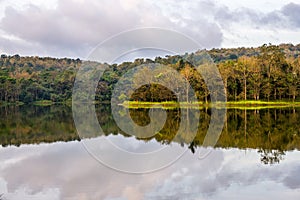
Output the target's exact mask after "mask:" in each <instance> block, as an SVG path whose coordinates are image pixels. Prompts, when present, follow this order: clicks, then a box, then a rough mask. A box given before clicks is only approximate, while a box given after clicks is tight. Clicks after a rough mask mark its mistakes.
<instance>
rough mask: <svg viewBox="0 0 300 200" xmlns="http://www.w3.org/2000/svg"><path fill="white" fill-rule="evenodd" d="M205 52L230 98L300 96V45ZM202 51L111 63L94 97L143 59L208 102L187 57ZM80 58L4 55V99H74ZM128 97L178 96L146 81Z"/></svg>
mask: <svg viewBox="0 0 300 200" xmlns="http://www.w3.org/2000/svg"><path fill="white" fill-rule="evenodd" d="M202 51H203V50H202ZM206 52H207V53H208V54H209V55H210V57H211V58H212V59H213V62H214V63H215V64H216V66H217V68H218V69H219V72H220V74H221V76H222V79H223V83H224V86H225V94H226V97H227V100H228V101H241V100H255V101H258V100H261V101H299V100H300V95H299V94H300V90H299V89H300V84H299V83H300V56H299V55H300V44H298V45H293V44H280V45H272V44H264V45H262V46H260V47H257V48H245V47H241V48H231V49H226V48H222V49H210V50H207V51H206ZM200 53H201V51H197V52H194V53H189V54H188V53H186V54H184V55H174V56H166V57H164V58H161V57H156V58H155V59H153V60H151V59H143V58H140V59H135V61H134V62H123V63H120V64H112V65H110V66H109V68H108V69H107V70H106V71H105V72H104V74H103V76H102V77H101V79H100V80H99V83H98V87H97V91H96V97H95V98H96V99H95V100H96V101H97V102H109V101H110V99H111V95H112V91H113V89H114V87H115V85H116V83H117V82H118V80H119V79H120V77H122V76H123V75H124V74H125V73H126V72H127V71H128V70H130V69H133V68H135V67H136V66H139V65H142V64H145V65H147V64H149V63H160V64H162V65H166V66H169V67H171V68H172V69H175V70H176V71H178V72H179V73H180V74H181V75H182V76H183V77H184V79H186V80H187V81H188V82H189V84H190V85H191V87H192V88H193V89H194V90H195V94H196V96H197V98H198V100H199V101H201V102H209V101H210V94H209V91H208V89H207V86H206V85H205V82H204V80H203V78H202V77H201V74H199V73H198V72H197V71H196V70H195V68H194V66H193V65H192V63H190V62H189V61H188V60H189V58H195V57H196V58H197V55H200ZM82 63H83V61H82V60H80V59H69V58H50V57H37V56H33V57H22V56H19V55H13V56H10V55H5V54H2V55H1V58H0V104H16V103H25V104H30V103H34V102H39V101H47V102H53V103H55V102H60V103H61V102H68V101H70V100H71V98H72V89H73V84H74V80H75V77H76V71H77V70H78V69H79V67H80V66H81V65H82ZM145 73H147V71H145ZM153 76H154V75H153ZM157 77H158V75H156V76H155V78H157ZM159 77H160V78H164V79H168V78H171V77H172V76H171V75H170V74H167V73H166V74H159ZM178 85H179V86H178V88H179V89H180V87H183V89H184V86H182V85H180V84H179V83H178ZM186 92H187V94H186V98H185V101H187V102H188V101H189V99H188V98H189V93H188V92H189V91H186ZM122 95H125V93H124V94H122ZM122 95H120V99H122ZM130 100H134V101H152V102H161V101H174V100H176V95H175V94H174V93H172V92H170V90H168V88H167V87H162V86H161V85H158V84H148V85H147V84H146V85H143V86H142V87H141V88H139V89H138V90H137V91H136V92H134V93H133V95H132V96H131V97H130Z"/></svg>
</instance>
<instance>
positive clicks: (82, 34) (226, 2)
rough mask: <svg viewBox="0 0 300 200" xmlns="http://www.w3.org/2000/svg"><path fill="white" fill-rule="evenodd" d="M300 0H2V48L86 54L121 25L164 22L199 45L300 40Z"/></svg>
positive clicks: (124, 27)
mask: <svg viewBox="0 0 300 200" xmlns="http://www.w3.org/2000/svg"><path fill="white" fill-rule="evenodd" d="M299 13H300V0H286V1H283V0H189V1H188V0H183V1H174V0H164V1H162V0H147V1H146V0H145V1H143V0H116V1H114V0H53V1H44V0H14V1H12V0H0V50H1V53H6V54H20V55H39V56H54V57H73V58H77V57H79V58H86V57H87V56H88V55H89V53H90V51H91V50H92V49H93V48H94V47H95V46H96V45H97V44H99V43H100V42H102V41H104V40H105V39H107V38H108V37H110V36H112V35H115V34H118V33H120V32H122V31H126V30H130V29H135V28H142V27H158V28H167V29H171V30H175V31H178V32H180V33H183V34H186V35H187V36H189V37H191V38H193V39H194V40H196V41H197V42H199V43H200V44H201V45H202V47H203V48H208V49H209V48H213V47H215V48H218V47H240V46H260V45H262V44H264V43H269V42H270V43H274V44H279V43H293V44H298V43H300V14H299Z"/></svg>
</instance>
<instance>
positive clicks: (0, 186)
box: [0, 106, 300, 200]
mask: <svg viewBox="0 0 300 200" xmlns="http://www.w3.org/2000/svg"><path fill="white" fill-rule="evenodd" d="M96 110H97V116H98V121H99V124H100V125H101V127H102V129H103V133H104V134H101V135H98V136H96V137H91V138H84V139H80V138H79V137H78V135H77V132H76V128H75V125H74V122H73V118H72V110H71V108H70V107H67V106H50V107H36V106H20V107H1V108H0V117H1V120H0V138H1V140H0V141H1V145H2V147H0V162H1V165H0V194H3V196H2V198H3V199H51V200H52V199H114V200H116V199H284V198H288V199H299V197H300V162H299V160H300V152H299V151H298V149H299V148H300V124H299V118H300V109H296V108H278V109H274V108H273V109H261V110H239V109H230V110H227V112H226V118H227V120H226V121H225V123H224V127H223V131H222V133H221V135H220V137H219V138H218V142H217V144H216V145H215V147H214V148H212V147H203V146H202V145H201V144H202V143H203V140H204V138H205V134H206V131H207V129H208V126H209V122H210V120H211V110H210V109H201V110H198V111H197V113H198V114H199V116H200V118H199V121H200V125H199V127H198V130H197V135H196V137H195V138H194V139H193V142H190V143H188V141H190V138H189V134H188V133H187V134H185V135H183V136H182V137H180V138H179V139H178V138H176V137H175V135H176V133H177V132H178V130H180V127H179V124H180V122H182V121H187V120H189V121H188V122H189V123H185V125H184V126H193V124H194V123H197V122H196V121H195V120H193V119H194V118H193V116H191V113H192V112H190V111H189V110H187V109H181V110H179V109H175V110H168V111H167V116H168V117H167V119H166V123H165V125H164V127H163V129H162V130H161V131H160V133H159V134H156V135H154V136H153V137H151V138H147V139H141V138H136V137H134V136H130V135H129V134H128V133H125V132H124V131H122V130H120V128H119V127H118V126H117V125H116V122H115V121H114V119H113V117H112V115H111V114H110V111H111V110H110V108H109V107H108V106H99V107H97V109H96ZM149 112H153V113H152V114H153V115H154V116H159V115H160V113H161V110H159V109H153V110H149V109H138V110H136V109H133V110H130V112H128V113H129V114H130V116H131V117H132V119H134V121H135V123H137V124H139V125H140V126H145V125H147V124H148V123H151V120H150V117H149V115H148V113H149ZM179 114H181V117H180V118H178V116H179ZM175 119H176V120H175ZM183 128H184V130H188V129H186V127H183ZM100 139H105V140H107V141H109V142H111V143H113V144H114V145H117V146H119V147H120V148H122V149H125V150H126V151H128V152H132V153H145V156H147V153H149V152H153V151H155V150H156V149H157V148H160V149H161V148H170V149H171V150H172V152H180V153H182V152H183V154H182V156H181V157H179V159H178V160H175V162H174V163H172V164H171V165H168V166H167V167H165V168H163V169H160V170H157V171H155V172H152V173H148V174H140V175H136V174H135V175H134V174H128V173H123V172H120V171H116V170H113V169H111V168H110V167H109V166H106V165H104V164H105V163H104V164H101V162H99V161H98V160H96V159H95V158H94V157H93V156H91V155H90V153H89V152H88V151H87V149H86V144H89V142H95V144H97V143H98V140H100ZM101 148H102V150H101V152H100V153H102V154H104V157H103V158H105V159H110V160H109V161H111V162H113V163H115V164H117V165H119V166H121V167H126V166H122V165H124V163H125V164H126V163H127V164H128V163H129V164H128V165H130V160H127V162H126V160H124V158H122V157H120V156H118V155H117V154H114V152H111V151H110V150H111V149H110V147H107V146H105V145H101ZM203 150H209V152H210V153H209V154H208V156H205V157H203V158H201V159H199V153H201V151H203ZM102 156H103V155H102ZM105 156H106V157H105ZM172 157H174V155H172V154H160V155H159V157H157V158H156V159H157V160H156V161H157V162H160V161H161V160H168V159H170V158H172ZM126 159H127V158H126ZM171 160H172V159H171ZM150 164H151V163H150ZM140 165H142V164H140ZM146 165H147V166H149V163H145V166H146ZM127 167H128V166H127Z"/></svg>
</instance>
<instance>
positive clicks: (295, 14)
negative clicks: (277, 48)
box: [281, 3, 300, 28]
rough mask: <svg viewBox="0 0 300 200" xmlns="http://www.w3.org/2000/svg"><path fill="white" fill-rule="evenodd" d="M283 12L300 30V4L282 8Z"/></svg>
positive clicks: (291, 4)
mask: <svg viewBox="0 0 300 200" xmlns="http://www.w3.org/2000/svg"><path fill="white" fill-rule="evenodd" d="M281 12H282V14H284V15H285V16H286V17H288V19H289V20H290V22H292V24H293V25H295V26H296V27H297V28H300V18H299V13H300V4H295V3H289V4H287V5H285V6H284V7H283V8H282V10H281Z"/></svg>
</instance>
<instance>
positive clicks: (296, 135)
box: [0, 105, 300, 163]
mask: <svg viewBox="0 0 300 200" xmlns="http://www.w3.org/2000/svg"><path fill="white" fill-rule="evenodd" d="M124 109H126V108H124ZM150 110H151V112H153V113H152V114H153V116H156V117H157V119H159V116H160V113H161V112H166V113H167V119H166V122H165V124H164V126H163V128H162V129H161V130H160V131H159V132H158V133H157V134H156V135H154V136H152V137H150V138H146V139H141V138H137V139H138V140H144V141H149V140H156V141H157V142H160V143H162V144H170V143H171V142H176V143H178V144H181V146H183V147H185V148H189V149H190V150H191V152H193V153H194V152H195V151H196V149H197V148H198V147H200V146H201V145H202V144H203V140H204V138H205V135H206V133H207V130H208V127H209V123H210V120H211V109H210V108H203V109H200V110H199V111H198V112H196V114H199V116H200V117H199V121H197V120H195V119H196V117H195V116H194V115H195V112H190V111H189V109H186V108H181V109H166V110H163V109H150ZM150 110H149V109H130V110H129V114H130V117H131V118H132V119H133V121H134V122H135V123H136V124H137V125H140V126H144V125H147V124H148V123H151V122H150V121H149V119H150V118H149V112H150ZM96 111H97V117H98V121H99V124H100V126H101V128H102V129H103V131H104V133H105V135H110V134H121V135H123V136H125V137H131V136H130V135H129V134H128V133H124V132H123V131H122V130H120V128H119V127H118V126H117V125H116V122H115V121H114V119H113V116H112V114H111V108H110V106H109V105H98V106H96ZM82 112H85V111H82ZM124 113H125V112H124ZM226 117H227V120H226V122H225V123H226V126H225V127H224V129H223V132H222V134H221V136H220V138H219V140H218V142H217V144H216V147H221V148H239V149H247V148H251V149H260V150H259V152H258V153H260V155H261V161H262V162H263V163H278V162H279V161H280V160H282V159H283V157H284V152H285V151H290V150H294V149H298V150H299V149H300V124H299V121H300V110H299V109H297V108H281V109H262V110H239V109H229V110H227V113H226ZM0 118H1V120H0V141H1V145H2V146H7V145H16V146H19V145H21V144H33V143H41V142H55V141H72V140H78V139H79V137H78V135H77V133H76V129H75V126H74V122H73V118H72V110H71V108H70V107H67V106H48V107H37V106H20V107H15V106H12V107H0ZM180 122H184V123H182V124H180ZM180 126H182V127H180ZM195 126H196V127H197V135H196V137H195V138H193V136H192V134H191V132H190V127H195ZM245 127H246V128H245ZM179 130H181V131H182V132H181V133H180V134H177V133H178V131H179ZM175 136H176V137H175Z"/></svg>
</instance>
